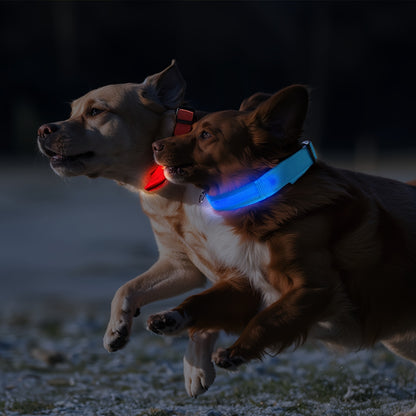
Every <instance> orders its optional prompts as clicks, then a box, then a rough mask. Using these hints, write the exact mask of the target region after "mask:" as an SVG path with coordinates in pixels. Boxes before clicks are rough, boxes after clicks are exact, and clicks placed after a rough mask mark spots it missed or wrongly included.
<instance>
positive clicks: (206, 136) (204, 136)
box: [199, 130, 211, 140]
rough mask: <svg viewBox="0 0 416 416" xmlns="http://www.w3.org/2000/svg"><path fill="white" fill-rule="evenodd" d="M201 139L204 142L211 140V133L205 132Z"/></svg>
mask: <svg viewBox="0 0 416 416" xmlns="http://www.w3.org/2000/svg"><path fill="white" fill-rule="evenodd" d="M199 137H200V138H201V139H203V140H205V139H209V138H210V137H211V133H209V132H207V131H206V130H203V131H202V133H201V134H200V135H199Z"/></svg>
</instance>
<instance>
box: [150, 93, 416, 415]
mask: <svg viewBox="0 0 416 416" xmlns="http://www.w3.org/2000/svg"><path fill="white" fill-rule="evenodd" d="M307 107H308V92H307V89H306V88H304V87H303V86H299V85H295V86H291V87H288V88H286V89H283V90H281V91H280V92H278V93H276V94H275V95H273V96H272V97H271V98H269V99H268V100H267V101H265V102H264V103H262V104H260V105H259V106H258V108H257V109H255V110H254V111H251V112H247V113H241V112H237V111H223V112H219V113H214V114H210V115H208V116H206V117H205V118H203V119H202V120H201V121H199V122H198V123H196V124H195V125H194V127H193V130H192V131H191V132H190V133H188V134H186V135H184V136H180V137H175V138H168V139H163V140H159V141H157V142H155V143H154V144H153V148H154V154H155V159H156V161H157V162H158V163H159V164H162V165H163V166H165V172H166V175H167V177H168V179H169V180H171V181H172V182H174V183H181V184H182V183H193V184H195V185H197V186H199V187H201V188H203V189H204V190H205V192H206V193H207V195H208V198H210V200H211V201H216V203H218V201H225V197H229V195H230V192H233V193H234V192H235V190H236V189H241V187H242V186H245V185H247V184H248V183H251V182H252V181H255V180H256V181H257V182H256V183H260V182H261V180H260V182H259V178H260V177H261V176H262V175H263V174H264V173H265V172H268V171H270V169H271V168H273V167H275V166H278V165H280V164H281V166H289V165H290V163H293V162H292V161H293V160H294V157H295V156H294V155H295V154H298V155H299V154H305V155H306V156H305V157H309V160H310V164H311V166H309V165H308V166H307V167H306V172H302V174H301V175H300V178H298V179H297V180H293V182H294V183H293V184H292V183H289V184H287V185H286V186H283V187H282V188H281V189H280V190H279V191H278V192H276V193H273V194H272V195H270V196H268V197H266V198H265V199H263V200H262V201H260V202H256V203H253V204H250V205H245V206H242V207H239V208H237V209H235V210H232V209H231V208H229V207H226V206H225V208H223V209H224V210H222V211H219V212H218V213H219V214H220V215H221V216H223V218H224V219H225V221H226V223H227V224H228V225H229V226H231V227H232V228H233V230H234V231H235V234H236V235H235V240H236V242H235V243H234V246H235V247H238V245H239V244H245V245H247V244H248V243H250V244H251V245H252V250H251V252H249V253H244V252H241V253H240V256H237V254H235V253H230V252H229V254H230V255H231V256H234V257H233V258H234V262H235V263H234V264H235V267H236V268H237V269H238V268H239V267H240V266H239V264H241V263H244V261H243V260H242V258H243V257H244V256H249V257H250V260H249V261H251V262H252V263H254V264H255V265H256V267H257V273H251V274H250V272H248V273H247V272H246V270H240V271H241V272H246V276H247V279H248V280H249V281H250V283H251V285H252V287H254V288H255V289H256V290H259V291H260V292H261V293H262V294H263V296H264V297H265V298H267V299H268V302H267V307H266V308H265V309H263V310H261V311H260V312H259V313H256V314H254V315H253V316H252V318H251V320H250V321H249V322H248V323H247V325H246V326H245V328H244V330H243V331H242V333H241V335H240V337H239V338H238V339H237V341H236V342H235V343H234V344H233V345H232V346H231V347H229V348H227V349H224V350H218V351H217V353H216V354H215V361H216V363H217V364H218V365H219V366H222V367H227V368H235V367H237V366H238V365H240V364H241V363H243V362H247V361H249V360H251V359H256V358H261V357H262V356H263V354H264V353H265V351H266V350H267V349H272V350H274V351H277V352H279V351H281V350H283V349H284V348H286V347H288V346H289V345H295V346H297V345H299V344H301V343H302V342H304V341H305V339H306V338H307V337H308V336H309V335H310V336H313V337H316V338H318V339H321V340H324V341H325V342H327V343H329V344H334V345H338V346H342V347H352V348H361V347H369V346H372V345H373V344H374V343H375V342H377V341H382V342H383V343H384V344H385V345H386V346H387V347H388V348H389V349H391V350H392V351H394V352H395V353H397V354H398V355H401V356H403V357H405V358H407V359H409V360H411V361H413V362H415V361H416V302H415V297H416V188H415V187H413V186H410V185H408V184H404V183H400V182H397V181H394V180H390V179H384V178H380V177H375V176H369V175H365V174H361V173H355V172H351V171H347V170H341V169H336V168H333V167H330V166H328V165H326V164H324V163H322V162H320V161H315V158H314V155H313V154H312V153H310V150H309V149H308V147H303V145H302V144H301V142H300V140H299V137H300V135H301V133H302V128H303V122H304V119H305V116H306V111H307ZM298 151H299V152H309V156H308V154H306V153H297V152H298ZM289 158H290V159H289ZM283 161H285V162H283ZM282 172H283V171H282ZM283 173H284V172H283ZM283 173H282V175H283ZM261 183H263V182H261ZM283 185H284V183H283ZM214 206H215V205H214ZM219 238H221V237H219ZM218 244H221V242H220V241H218ZM238 259H240V260H238ZM239 261H240V263H239ZM230 263H232V261H230ZM252 270H253V269H252ZM235 286H236V285H235V283H234V282H233V281H232V279H231V280H224V281H221V282H219V283H217V285H214V286H213V287H212V288H211V289H210V291H209V293H205V294H204V293H202V294H199V295H196V296H193V297H190V298H188V299H187V300H185V301H184V302H183V303H182V304H181V305H179V306H178V307H177V308H175V309H173V310H172V311H169V312H166V313H162V314H157V315H154V316H153V317H151V318H150V319H149V321H148V326H149V328H150V329H152V330H154V331H156V332H158V333H169V334H172V333H175V332H177V331H179V330H182V329H184V328H191V330H194V331H196V330H205V329H209V328H215V329H218V328H224V329H234V328H235V327H238V326H239V325H241V323H242V322H246V320H247V316H246V315H247V313H248V311H247V310H246V307H245V304H244V301H243V300H242V299H241V295H240V296H234V292H235ZM272 289H273V294H274V296H271V292H270V291H271V290H272ZM406 415H408V416H410V415H416V408H414V409H413V410H411V411H410V412H409V413H406Z"/></svg>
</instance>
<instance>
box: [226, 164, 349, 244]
mask: <svg viewBox="0 0 416 416" xmlns="http://www.w3.org/2000/svg"><path fill="white" fill-rule="evenodd" d="M347 185H348V184H346V183H345V182H344V180H343V176H342V174H340V170H339V169H336V168H332V167H330V166H328V165H326V164H325V163H323V162H320V161H317V162H316V163H315V164H314V165H313V166H312V167H311V168H310V169H309V170H308V172H307V173H306V174H305V175H304V176H302V177H301V178H300V179H299V180H298V181H297V182H296V184H295V185H288V186H287V187H285V188H283V189H282V190H281V191H280V192H278V193H277V194H275V195H273V196H271V197H270V198H267V199H265V200H264V201H263V202H261V203H259V204H253V205H249V206H247V207H243V208H239V209H236V210H234V211H218V213H219V214H220V215H221V216H223V218H224V219H225V222H226V223H227V224H228V225H230V226H232V227H233V228H234V229H235V230H236V232H237V233H239V234H241V235H244V236H245V237H246V238H249V239H255V240H257V241H259V240H260V241H266V240H267V239H268V238H270V236H271V235H272V234H273V233H274V232H276V231H278V230H279V229H280V228H281V227H284V226H285V225H286V224H288V223H289V222H291V221H293V220H295V219H297V218H301V217H303V216H304V215H306V214H308V213H310V212H312V211H314V210H316V209H318V208H322V207H325V206H329V205H333V204H336V203H339V202H340V201H341V202H342V201H343V200H345V199H346V198H350V197H351V195H350V193H349V190H348V186H347Z"/></svg>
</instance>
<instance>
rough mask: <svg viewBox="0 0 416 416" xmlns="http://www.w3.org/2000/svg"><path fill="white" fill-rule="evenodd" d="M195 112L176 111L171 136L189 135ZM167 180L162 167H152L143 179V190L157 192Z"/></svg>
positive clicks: (178, 109) (180, 109) (182, 109)
mask: <svg viewBox="0 0 416 416" xmlns="http://www.w3.org/2000/svg"><path fill="white" fill-rule="evenodd" d="M194 118H195V111H193V110H187V109H185V108H177V109H176V123H175V128H174V130H173V136H180V135H181V134H186V133H189V132H190V131H191V130H192V123H193V122H194ZM166 182H167V179H166V178H165V174H164V172H163V167H162V166H160V165H153V166H152V167H151V168H150V169H149V170H148V171H147V173H146V175H145V178H144V183H145V185H144V189H145V190H146V191H148V192H152V191H157V190H158V189H160V188H162V186H163V185H165V184H166Z"/></svg>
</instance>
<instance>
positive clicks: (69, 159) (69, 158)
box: [39, 145, 95, 167]
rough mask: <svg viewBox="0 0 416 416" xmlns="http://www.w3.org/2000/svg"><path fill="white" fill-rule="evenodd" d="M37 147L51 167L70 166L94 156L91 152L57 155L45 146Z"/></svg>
mask: <svg viewBox="0 0 416 416" xmlns="http://www.w3.org/2000/svg"><path fill="white" fill-rule="evenodd" d="M39 147H40V150H41V151H42V153H43V154H44V155H45V156H46V157H48V158H49V161H50V163H51V165H52V166H53V167H58V166H65V165H71V164H73V163H76V162H79V161H82V160H86V159H91V158H92V157H94V155H95V154H94V152H92V151H88V152H83V153H77V154H74V155H65V154H61V153H57V152H55V151H53V150H51V149H49V148H48V147H46V146H42V145H40V146H39Z"/></svg>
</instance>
